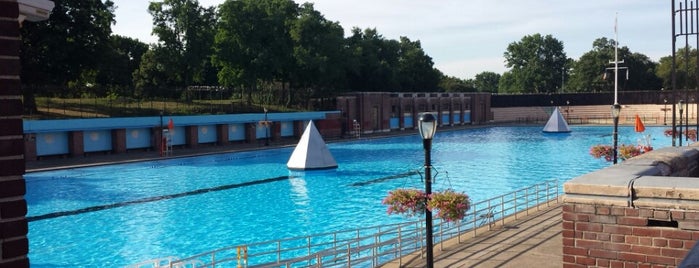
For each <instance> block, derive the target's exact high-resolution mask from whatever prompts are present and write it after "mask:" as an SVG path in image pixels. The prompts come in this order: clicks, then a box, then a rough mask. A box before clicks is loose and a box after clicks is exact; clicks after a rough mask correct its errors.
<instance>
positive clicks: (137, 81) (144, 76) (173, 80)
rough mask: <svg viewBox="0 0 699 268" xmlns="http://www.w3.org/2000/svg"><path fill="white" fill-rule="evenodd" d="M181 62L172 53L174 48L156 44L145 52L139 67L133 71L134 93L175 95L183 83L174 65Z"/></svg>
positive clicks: (150, 95) (146, 95)
mask: <svg viewBox="0 0 699 268" xmlns="http://www.w3.org/2000/svg"><path fill="white" fill-rule="evenodd" d="M178 63H179V62H178V61H177V57H176V56H173V55H172V50H169V49H167V48H164V47H163V46H161V45H154V46H152V47H151V49H149V50H148V51H146V53H144V54H143V56H142V58H141V63H140V65H139V67H138V69H137V70H136V71H135V72H134V73H133V83H134V86H135V88H136V91H135V93H134V95H137V96H143V97H157V96H161V97H165V96H169V97H175V96H176V95H175V93H176V91H173V90H172V88H177V87H180V86H181V85H182V77H181V76H180V73H179V72H173V66H176V65H177V64H178Z"/></svg>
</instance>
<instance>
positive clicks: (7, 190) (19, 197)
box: [0, 0, 29, 267]
mask: <svg viewBox="0 0 699 268" xmlns="http://www.w3.org/2000/svg"><path fill="white" fill-rule="evenodd" d="M18 15H19V8H18V5H17V3H16V2H15V1H14V0H10V1H6V0H0V126H3V127H1V128H0V267H29V259H28V258H27V253H28V252H29V240H28V239H27V231H28V224H27V219H26V218H25V216H26V215H27V202H26V200H25V199H24V194H25V193H26V185H25V182H24V177H23V174H24V171H25V166H24V161H25V160H24V158H25V155H24V136H23V133H24V130H23V127H22V110H23V109H22V100H21V98H20V96H21V95H22V94H21V87H20V85H21V83H20V75H19V74H20V69H21V63H20V59H19V47H20V44H21V40H20V35H19V22H18V21H17V16H18Z"/></svg>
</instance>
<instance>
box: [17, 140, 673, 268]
mask: <svg viewBox="0 0 699 268" xmlns="http://www.w3.org/2000/svg"><path fill="white" fill-rule="evenodd" d="M572 130H573V131H572V132H571V133H570V134H545V133H542V132H541V127H486V128H479V129H471V130H463V131H444V132H438V133H437V136H436V137H435V140H434V145H433V155H432V161H433V165H434V167H435V169H436V170H437V171H438V177H437V179H436V181H435V184H434V186H433V189H434V190H435V191H439V190H442V189H446V188H452V189H455V190H457V191H462V192H466V193H467V194H469V195H470V197H471V199H472V201H474V202H478V201H480V200H484V199H487V198H490V197H494V196H497V195H500V194H504V193H507V192H511V191H513V190H517V189H521V188H523V187H527V186H530V185H533V184H536V183H539V182H543V181H546V180H552V179H557V180H559V182H561V183H562V182H564V181H567V180H569V179H571V178H573V177H576V176H579V175H582V174H584V173H587V172H590V171H593V170H597V169H600V168H602V167H605V166H609V165H610V164H609V163H608V162H605V161H603V160H598V159H594V158H593V157H592V156H590V155H589V153H588V151H589V148H590V146H592V145H595V144H611V142H612V138H611V135H610V134H611V127H572ZM663 130H664V128H662V127H648V128H647V129H646V134H651V137H652V138H653V146H654V147H655V148H661V147H667V146H670V144H671V143H670V142H671V141H670V139H669V138H668V137H665V136H663V135H662V132H663ZM640 137H641V136H640V135H639V134H637V133H635V132H634V131H633V127H621V128H620V134H619V140H620V142H619V143H620V144H636V143H637V140H638V139H639V138H640ZM328 146H329V148H330V151H331V153H332V154H333V155H334V157H335V158H336V160H337V162H338V164H339V168H338V169H336V170H332V171H315V172H305V173H304V172H293V173H292V172H290V171H288V170H287V168H286V161H287V160H288V158H289V156H290V155H291V151H292V150H293V148H281V149H267V150H260V151H251V152H240V153H228V154H218V155H211V156H202V157H190V158H179V159H170V160H161V161H149V162H140V163H132V164H121V165H109V166H100V167H89V168H79V169H69V170H58V171H50V172H36V173H28V174H27V175H26V176H25V178H26V183H27V195H26V199H27V202H28V206H29V212H28V218H29V221H30V222H29V241H30V253H29V258H30V260H31V263H32V267H119V266H124V265H128V264H133V263H137V262H140V261H143V260H148V259H153V258H159V257H166V256H176V257H186V256H191V255H194V254H197V253H201V252H205V251H209V250H213V249H217V248H221V247H225V246H230V245H237V244H244V243H250V242H259V241H265V240H272V239H280V238H287V237H297V236H302V235H309V234H316V233H322V232H331V231H337V230H348V229H353V228H359V227H367V226H374V225H382V224H388V223H396V222H403V221H407V220H414V219H410V218H406V217H404V216H400V215H390V216H389V215H387V214H386V207H385V206H384V205H382V204H381V200H382V199H383V198H384V197H385V196H386V194H387V192H388V191H390V190H392V189H395V188H405V187H412V188H423V187H424V184H423V182H422V181H421V179H420V177H419V175H409V176H395V175H397V174H406V173H410V172H413V171H415V170H418V169H421V167H422V163H423V160H424V154H423V150H422V142H421V140H420V137H419V136H418V135H417V133H416V134H415V135H409V136H403V137H394V138H384V139H375V140H358V141H350V142H341V143H331V144H329V145H328Z"/></svg>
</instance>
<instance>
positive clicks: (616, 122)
mask: <svg viewBox="0 0 699 268" xmlns="http://www.w3.org/2000/svg"><path fill="white" fill-rule="evenodd" d="M620 113H621V105H619V103H614V105H612V118H613V119H614V132H612V139H613V140H614V147H613V149H614V152H613V156H614V157H613V158H612V160H613V163H614V164H616V163H617V144H618V142H619V114H620Z"/></svg>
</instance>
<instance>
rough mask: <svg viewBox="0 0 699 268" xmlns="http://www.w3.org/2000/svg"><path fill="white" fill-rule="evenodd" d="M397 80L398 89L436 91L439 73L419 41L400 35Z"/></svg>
mask: <svg viewBox="0 0 699 268" xmlns="http://www.w3.org/2000/svg"><path fill="white" fill-rule="evenodd" d="M398 56H399V57H398V74H397V75H398V82H399V84H400V89H399V90H400V91H436V90H437V88H438V84H439V80H440V77H441V73H440V72H439V71H437V69H435V68H434V62H432V58H431V57H430V56H427V54H426V53H425V51H424V50H422V46H421V45H420V41H414V42H413V41H410V39H408V38H407V37H404V36H401V37H400V51H399V55H398Z"/></svg>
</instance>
